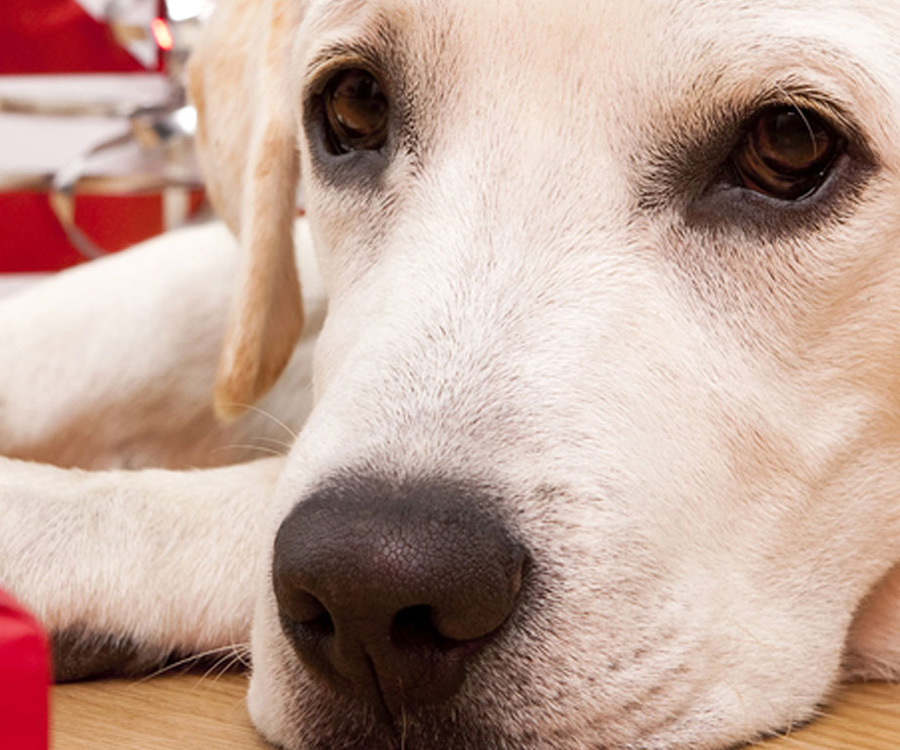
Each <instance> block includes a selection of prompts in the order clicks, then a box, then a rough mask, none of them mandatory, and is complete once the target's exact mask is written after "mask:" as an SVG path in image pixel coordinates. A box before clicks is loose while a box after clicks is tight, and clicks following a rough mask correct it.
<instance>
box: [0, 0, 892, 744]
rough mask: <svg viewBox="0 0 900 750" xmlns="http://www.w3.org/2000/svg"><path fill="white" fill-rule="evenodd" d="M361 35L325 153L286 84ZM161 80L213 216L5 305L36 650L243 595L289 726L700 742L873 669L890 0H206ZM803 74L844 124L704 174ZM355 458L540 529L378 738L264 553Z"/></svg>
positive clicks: (366, 467)
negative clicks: (336, 144)
mask: <svg viewBox="0 0 900 750" xmlns="http://www.w3.org/2000/svg"><path fill="white" fill-rule="evenodd" d="M360 60H361V61H364V62H365V64H366V65H369V66H377V67H378V69H379V70H380V71H381V72H382V75H383V76H384V77H385V79H386V80H387V81H388V82H389V88H390V94H391V99H392V102H393V103H394V110H393V114H392V117H393V121H392V125H391V127H392V131H391V132H392V134H391V137H390V139H389V142H388V144H387V146H386V147H385V148H384V149H382V152H381V153H379V154H371V153H367V154H357V155H354V156H352V157H351V158H349V159H343V160H337V159H328V158H327V157H326V156H325V155H324V154H323V151H322V149H321V145H320V144H318V143H317V141H316V126H315V123H314V122H313V121H312V119H311V118H310V117H309V116H308V112H307V113H305V112H304V103H305V102H306V101H307V100H308V97H309V95H310V91H311V90H312V89H314V88H315V86H317V85H320V84H319V83H317V82H320V81H321V79H322V77H323V75H326V74H327V72H328V71H329V70H334V69H335V68H337V67H339V66H340V65H346V64H354V63H355V64H360V63H359V61H360ZM191 87H192V95H193V97H194V99H195V101H196V103H197V105H198V110H199V113H200V117H201V127H200V134H199V141H200V146H201V149H202V156H203V160H204V164H205V169H206V173H207V175H208V178H209V187H210V192H211V195H212V197H213V199H214V201H215V202H216V204H217V207H218V208H219V210H220V213H221V214H222V216H223V218H224V219H225V220H226V222H227V223H228V224H229V226H230V227H231V229H232V230H233V231H234V233H235V234H237V236H238V237H239V238H240V245H241V246H242V249H243V252H242V253H241V252H239V251H238V250H237V249H236V247H235V246H234V243H233V242H232V241H230V240H229V239H228V236H227V234H226V232H225V230H223V229H221V228H219V227H212V228H205V229H195V230H189V231H185V232H183V233H181V234H180V235H179V236H176V237H174V238H172V237H164V238H162V239H161V240H157V241H154V242H150V243H148V244H147V245H146V246H144V247H142V248H138V249H135V250H133V251H130V252H128V253H126V254H124V255H121V256H119V257H115V258H110V259H107V260H104V261H101V262H97V263H95V264H91V265H90V266H89V267H84V268H79V269H77V270H75V271H72V272H69V273H66V274H63V275H62V276H60V277H59V278H57V279H55V280H54V281H52V282H50V283H49V284H47V285H45V286H42V287H39V288H37V289H35V290H33V291H32V292H29V293H24V294H21V295H18V296H16V297H14V298H12V299H11V300H9V301H7V302H5V303H4V305H3V306H2V308H0V351H2V352H3V356H5V357H6V365H5V366H4V367H2V369H0V450H2V451H3V452H4V453H5V454H6V455H8V456H11V457H12V458H8V459H0V514H2V518H3V522H2V524H0V582H2V584H3V585H4V586H7V587H9V588H10V589H11V590H12V591H13V592H14V593H16V594H17V595H18V596H20V597H21V598H22V599H23V600H24V601H25V602H27V603H28V604H29V605H30V606H31V607H32V608H33V609H34V610H35V611H36V613H37V614H38V615H39V616H40V617H41V618H42V619H43V621H44V622H45V623H46V625H47V627H48V629H49V630H50V632H51V633H52V634H53V636H54V639H55V644H56V648H57V658H58V663H57V669H58V672H59V674H60V675H61V676H62V677H79V676H85V675H89V674H96V673H98V672H103V671H105V670H108V669H113V670H123V669H124V670H138V669H142V668H145V667H148V666H152V665H155V664H158V663H160V662H161V661H164V660H165V659H167V658H171V656H172V655H173V654H186V653H193V652H197V651H202V650H205V649H210V648H216V647H221V646H224V645H227V644H229V643H240V642H243V641H246V640H247V639H248V638H251V633H252V642H251V645H252V649H251V651H252V660H253V675H252V681H251V687H250V693H249V705H250V710H251V714H252V716H253V720H254V722H255V723H256V725H257V726H258V728H259V729H260V731H261V732H262V734H263V735H264V736H266V737H267V738H268V739H270V740H271V741H273V742H275V743H276V744H278V745H280V746H283V747H285V748H290V749H291V750H313V748H352V747H359V748H363V747H365V748H374V749H377V750H382V749H383V750H387V748H396V747H404V748H409V749H410V750H421V749H424V748H448V749H449V748H454V749H455V750H461V749H468V750H501V749H502V750H512V749H514V748H515V749H521V748H530V749H533V750H556V749H562V748H565V750H573V749H574V748H585V749H591V750H597V749H598V748H610V749H613V748H645V749H647V750H649V749H651V748H656V749H659V750H662V749H663V748H665V749H666V750H676V749H677V748H691V749H692V750H703V749H704V748H706V749H709V750H713V749H715V748H724V747H727V746H729V745H731V744H733V743H737V742H741V741H745V740H749V739H752V738H755V737H758V736H760V735H762V734H765V733H766V732H769V731H778V730H783V729H786V728H788V727H790V726H792V725H794V724H796V723H797V722H801V721H803V720H805V719H807V718H808V717H810V716H811V715H813V713H814V712H815V710H816V707H817V706H818V705H819V704H820V703H821V702H822V701H823V700H824V699H826V698H827V696H828V694H829V691H830V690H831V689H832V687H833V686H834V685H835V683H836V681H837V680H839V679H840V678H841V677H842V676H847V675H857V676H859V675H862V676H875V677H886V678H896V677H900V636H898V634H900V572H897V571H898V570H900V569H898V568H896V567H895V566H897V564H898V561H900V500H898V492H900V411H898V405H900V398H898V394H900V252H898V246H900V147H898V144H900V5H898V4H897V3H896V2H893V1H891V2H884V1H883V0H877V1H876V0H871V1H868V0H864V1H862V2H853V3H850V2H846V1H842V0H833V1H828V2H816V3H810V2H808V0H788V1H787V2H782V1H781V0H778V1H776V0H755V1H754V2H753V3H745V2H738V0H708V1H706V0H704V1H703V2H699V1H697V0H690V1H689V0H658V1H657V0H637V1H635V2H627V3H614V2H603V1H602V0H595V1H592V0H585V1H584V2H581V1H577V0H571V2H564V3H525V2H508V1H506V0H494V1H489V2H477V3H475V2H472V3H435V2H426V1H425V0H378V2H354V1H352V0H308V1H306V2H304V1H303V0H257V1H253V0H223V2H221V3H220V7H219V9H218V11H217V15H216V17H215V18H214V20H213V22H212V23H211V25H210V28H209V30H208V32H207V35H206V38H205V41H204V42H203V44H202V46H201V48H200V49H199V52H198V54H197V56H196V58H195V60H194V61H193V65H192V70H191ZM796 101H801V102H806V103H809V102H812V103H815V106H817V107H819V108H820V109H823V110H825V111H827V112H829V113H830V114H831V116H832V117H833V118H834V119H835V120H837V121H839V122H841V123H842V124H843V127H844V129H845V133H846V135H847V138H848V146H847V151H846V154H845V155H844V156H843V157H841V160H840V163H839V164H838V165H837V166H836V168H835V169H834V171H833V173H832V174H831V175H830V177H829V178H828V180H827V181H826V183H825V185H824V186H823V187H822V188H821V189H820V190H819V191H818V192H817V193H816V194H815V195H813V196H811V197H808V198H804V199H802V200H800V201H797V202H793V203H784V202H779V201H776V200H773V199H768V198H765V197H763V196H761V195H757V194H751V193H749V192H748V191H746V190H741V189H737V188H731V189H725V188H722V187H721V186H717V185H716V177H717V173H718V171H719V169H720V167H721V165H722V163H723V162H724V160H725V159H726V158H727V156H728V153H729V150H730V149H731V148H733V146H734V143H735V139H736V138H738V137H739V131H740V128H741V126H742V123H743V122H745V121H746V119H747V118H748V117H749V116H750V115H752V113H753V112H754V111H756V110H758V109H759V108H760V107H762V106H765V105H766V104H771V103H773V102H781V103H785V102H796ZM301 175H302V177H301ZM298 180H299V181H300V183H301V184H302V188H303V193H304V199H305V206H306V208H307V211H308V215H309V226H308V227H307V226H306V225H302V226H300V227H299V228H298V232H299V235H300V237H301V241H300V242H299V243H297V244H298V248H299V249H298V253H297V254H298V257H300V258H301V273H300V277H301V279H302V282H303V288H304V290H305V295H306V308H307V316H306V317H307V322H306V325H307V329H306V330H307V333H308V335H307V336H305V337H304V338H303V339H302V340H301V343H300V345H299V347H295V342H296V340H297V336H298V334H299V330H300V321H301V303H300V297H299V292H298V289H299V287H298V284H297V281H296V278H297V276H296V272H295V271H294V265H293V253H292V243H291V241H290V235H291V232H290V231H289V230H290V226H291V223H292V221H293V213H294V206H295V188H296V187H297V184H298ZM307 229H311V237H312V239H311V240H310V239H309V238H308V237H307ZM310 244H312V245H314V246H315V252H316V255H317V258H318V266H319V268H320V269H321V274H322V279H323V286H324V289H325V291H326V292H327V296H328V312H327V316H325V323H324V327H323V330H322V332H321V335H320V336H319V337H318V341H317V343H316V345H315V346H316V350H315V356H314V357H310V352H309V349H310V346H311V340H312V336H313V335H314V334H315V333H316V332H317V330H318V327H319V324H320V323H321V319H322V315H323V301H322V296H323V295H322V293H320V291H319V290H318V286H317V284H318V282H317V281H316V280H315V279H316V273H317V272H316V270H315V268H314V264H313V263H312V262H311V261H310V260H309V258H308V253H307V252H306V248H307V247H308V246H309V245H310ZM235 276H236V278H237V279H238V283H237V291H236V293H235V296H234V298H233V299H232V294H231V288H232V281H231V279H232V278H233V277H235ZM229 304H231V306H232V315H231V322H230V324H229V327H228V329H227V331H226V330H225V325H224V321H225V318H226V316H227V308H228V306H229ZM223 337H224V338H223ZM223 347H224V351H225V355H224V357H223V358H222V360H221V365H220V367H219V370H218V374H217V375H216V373H215V367H216V360H217V352H218V351H220V349H222V348H223ZM292 352H294V354H293V359H290V363H289V364H288V366H287V370H286V373H285V374H284V375H283V376H282V377H281V379H280V380H278V374H279V372H280V371H281V369H282V368H283V367H284V365H285V363H286V362H288V360H289V358H291V356H292ZM310 361H311V362H312V363H311V364H310ZM214 379H215V380H216V383H217V385H216V396H217V404H218V411H219V413H220V415H226V416H231V417H233V416H235V415H237V414H238V413H239V412H240V411H241V407H242V405H246V404H249V403H251V402H253V401H255V400H256V399H257V398H258V397H260V396H261V395H262V394H264V393H265V392H266V391H268V389H269V387H270V386H271V385H272V383H274V382H275V381H276V380H278V382H277V384H276V385H275V387H274V389H273V390H271V391H270V392H269V393H268V395H266V396H265V397H264V398H263V400H262V402H261V403H260V410H259V411H253V412H251V413H245V414H244V416H240V417H239V418H238V419H237V420H236V421H233V422H231V423H230V424H228V425H223V424H222V423H220V422H217V420H216V418H215V415H214V413H213V409H212V407H211V405H210V403H209V402H210V399H209V394H210V393H211V392H212V389H213V386H212V384H213V380H214ZM311 401H313V402H314V403H315V407H314V408H313V409H312V411H311V414H310V415H309V418H308V419H306V417H307V412H308V411H309V409H310V403H311ZM261 412H267V413H271V414H274V415H276V416H277V417H278V419H279V420H282V421H284V422H285V423H286V425H285V427H288V428H299V426H300V425H301V424H302V423H303V422H304V420H306V423H305V426H304V427H303V429H302V431H301V432H300V435H299V437H298V438H297V440H296V441H295V442H294V444H293V446H292V447H291V448H290V452H289V453H288V454H287V456H286V458H270V459H265V460H261V461H256V462H250V463H235V465H232V466H222V467H219V468H210V467H211V466H212V465H213V464H226V463H231V462H236V461H238V460H239V459H245V458H247V457H248V451H249V450H251V448H252V447H253V445H256V446H257V447H263V448H268V449H271V448H273V447H278V448H279V450H278V451H277V452H282V451H281V450H280V442H281V441H285V440H287V439H289V438H288V433H287V432H286V431H283V430H282V427H280V426H278V425H277V424H275V423H274V422H273V421H271V420H268V419H267V418H265V417H264V416H262V414H261ZM241 446H244V447H241ZM247 446H250V447H247ZM22 458H30V459H33V460H38V461H42V462H45V463H32V462H26V461H22V460H21V459H22ZM47 463H55V464H57V465H59V466H65V467H73V466H80V467H85V468H95V469H96V468H103V467H119V470H113V471H102V472H84V471H78V470H74V469H71V468H58V467H51V466H48V465H46V464H47ZM151 465H152V466H157V467H162V468H156V469H144V470H142V471H125V470H122V467H125V468H128V469H134V468H140V467H146V466H151ZM185 467H207V468H204V469H203V470H198V471H184V470H183V469H184V468H185ZM348 470H349V471H355V472H361V471H368V472H370V473H374V474H377V475H378V476H379V477H380V478H381V479H382V480H384V481H389V482H393V483H395V484H397V485H398V486H403V485H404V483H406V482H409V481H412V480H415V479H417V478H422V477H426V478H427V477H436V476H438V477H450V478H453V479H459V480H465V481H477V482H478V483H479V484H480V485H481V486H487V487H490V488H491V493H490V494H491V497H492V498H494V501H493V502H494V503H495V505H496V507H495V508H494V511H495V512H496V514H497V515H498V516H500V517H502V518H503V519H505V522H506V523H508V524H509V525H510V526H511V527H513V528H514V529H515V531H516V534H517V535H518V537H519V538H521V539H523V540H524V541H525V543H526V545H527V547H528V550H529V554H530V557H531V560H532V564H531V567H530V568H529V571H528V580H527V581H526V585H525V587H524V588H523V591H522V593H521V595H520V601H519V602H518V605H517V608H516V610H515V612H514V613H513V615H512V616H511V618H510V620H509V621H508V622H507V623H506V625H505V626H504V629H503V631H502V632H501V633H500V634H499V636H498V637H497V638H496V639H495V641H494V642H492V643H491V645H490V646H489V647H488V648H486V649H485V650H484V652H483V653H481V654H480V655H479V656H478V658H477V659H476V660H475V661H474V662H473V663H472V664H471V665H470V669H469V673H468V675H467V679H466V681H465V683H464V684H463V687H462V688H461V690H460V692H459V693H458V694H457V695H456V696H454V697H453V698H452V699H450V700H449V701H448V702H446V703H443V704H437V705H434V706H425V707H421V708H415V709H413V708H410V710H409V712H408V713H407V715H406V717H405V723H404V726H403V729H402V732H401V731H400V730H398V731H397V734H396V735H395V734H391V733H389V732H387V731H386V730H384V729H383V728H380V727H379V726H377V725H376V724H374V723H372V722H371V721H370V719H369V717H368V715H367V713H366V712H365V711H363V710H362V709H361V708H360V707H358V706H356V705H355V704H354V703H353V701H352V700H351V699H349V698H345V697H341V696H338V695H336V694H334V693H332V691H330V690H329V689H328V688H327V687H325V686H323V685H322V684H320V682H319V681H318V680H316V679H315V678H314V677H312V676H310V674H309V673H307V671H306V670H305V669H304V668H303V667H302V665H301V664H300V662H299V661H298V659H297V656H296V655H295V653H294V651H293V650H292V648H291V647H290V645H289V644H288V642H287V640H286V638H285V636H284V634H283V632H282V629H281V627H280V626H279V623H278V617H277V614H276V607H275V602H274V596H273V593H272V589H271V583H270V580H269V575H270V572H269V571H270V569H271V558H272V542H273V539H274V535H275V530H276V529H277V528H278V526H279V524H280V522H281V520H282V519H283V518H285V517H286V515H287V514H288V513H289V512H290V511H291V509H292V508H294V507H295V506H296V504H297V503H298V502H299V501H301V499H302V498H304V497H306V496H308V495H309V493H310V492H311V491H312V490H313V489H314V488H316V487H317V486H319V485H320V484H321V483H322V482H323V481H327V480H328V478H329V477H333V476H335V475H336V474H339V473H341V472H344V471H348ZM892 569H894V570H895V572H894V573H893V574H892V573H891V571H892ZM848 634H849V635H848ZM401 735H402V736H401Z"/></svg>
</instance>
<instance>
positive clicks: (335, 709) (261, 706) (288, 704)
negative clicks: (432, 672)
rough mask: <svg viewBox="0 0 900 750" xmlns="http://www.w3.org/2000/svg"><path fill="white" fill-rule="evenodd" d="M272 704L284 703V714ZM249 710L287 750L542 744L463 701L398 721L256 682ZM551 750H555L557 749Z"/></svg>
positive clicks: (305, 691) (403, 714) (338, 700)
mask: <svg viewBox="0 0 900 750" xmlns="http://www.w3.org/2000/svg"><path fill="white" fill-rule="evenodd" d="M264 693H265V695H264ZM276 696H277V697H276ZM273 698H274V703H278V702H280V703H282V706H281V707H280V708H279V707H277V706H276V705H274V703H273ZM248 705H249V707H250V713H251V717H252V718H253V721H254V724H255V725H256V728H257V729H258V730H259V732H260V733H261V734H262V735H263V737H265V739H266V740H267V741H268V742H270V743H272V744H274V745H276V746H277V747H280V748H283V749H284V750H326V748H327V750H334V748H341V749H342V750H433V749H434V748H453V749H454V750H513V749H514V748H515V750H522V748H523V747H537V746H538V744H539V743H538V742H536V741H534V738H532V740H530V741H529V740H528V739H527V738H526V737H522V736H512V734H511V733H509V732H507V731H505V730H504V729H503V727H502V726H501V725H500V724H499V723H497V722H493V721H490V720H489V719H487V717H486V716H484V715H483V714H484V712H483V711H477V710H473V709H472V707H471V706H466V705H464V704H463V703H462V702H461V701H450V702H449V703H448V702H444V703H441V704H438V705H432V706H427V705H426V706H409V707H404V708H402V709H401V711H400V714H399V715H398V716H394V717H391V718H386V717H385V715H384V712H383V711H381V710H375V709H373V708H372V707H371V706H369V705H368V704H366V703H365V702H362V701H359V702H358V701H355V700H353V699H348V698H347V697H346V696H343V695H339V694H337V693H335V692H334V691H332V690H331V689H329V688H328V687H325V686H320V685H318V684H317V683H315V682H312V681H307V682H306V684H305V685H304V686H303V687H302V688H300V689H297V688H295V689H294V690H292V691H288V692H287V693H285V692H278V693H275V694H270V693H267V692H266V691H265V690H264V689H263V688H262V687H261V686H260V685H259V684H258V683H257V682H256V681H254V682H252V683H251V689H250V693H249V695H248ZM540 747H542V748H543V747H545V745H544V744H540ZM546 747H547V748H548V750H549V749H550V748H551V747H552V748H553V749H554V750H555V748H556V745H546ZM559 747H560V748H562V747H567V748H569V747H571V745H569V744H566V745H560V746H559Z"/></svg>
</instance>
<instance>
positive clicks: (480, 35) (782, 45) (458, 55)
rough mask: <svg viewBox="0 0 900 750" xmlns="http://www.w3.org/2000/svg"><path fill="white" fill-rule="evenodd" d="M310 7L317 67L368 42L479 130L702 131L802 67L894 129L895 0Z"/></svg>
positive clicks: (308, 63) (309, 65)
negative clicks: (689, 124)
mask: <svg viewBox="0 0 900 750" xmlns="http://www.w3.org/2000/svg"><path fill="white" fill-rule="evenodd" d="M307 19H308V22H307V24H305V29H304V31H303V33H302V34H301V35H300V36H301V39H302V47H303V49H302V54H301V57H302V58H304V59H305V65H304V66H303V68H304V70H305V72H306V74H307V76H308V75H309V74H310V72H311V71H312V70H314V68H315V67H316V63H321V62H322V61H323V60H326V59H327V58H328V57H329V56H330V55H332V53H333V52H334V51H335V50H340V51H341V52H342V53H343V52H348V53H349V54H350V55H351V56H352V55H353V53H354V52H355V51H357V50H361V51H362V52H363V54H362V57H363V58H364V59H369V60H372V59H374V60H376V61H377V63H378V64H380V65H383V66H384V68H385V69H386V73H387V75H388V77H389V78H396V79H400V80H401V82H402V83H403V85H406V86H408V87H410V88H412V89H414V90H415V91H416V99H417V104H418V105H419V109H420V110H421V111H425V112H426V114H431V115H434V117H433V120H432V121H433V122H435V121H438V120H440V121H441V122H442V123H443V124H444V126H445V127H448V128H452V129H454V130H455V131H456V132H461V131H462V130H463V129H464V128H463V127H462V126H460V124H459V122H458V121H455V122H454V123H452V124H450V123H449V122H448V120H450V119H454V120H456V118H457V117H465V116H467V115H471V114H473V113H474V114H476V115H478V116H476V117H469V125H470V126H471V127H473V128H475V129H476V130H479V129H480V128H481V126H480V125H478V123H479V122H485V121H486V120H490V121H492V122H493V123H502V122H503V121H504V119H505V120H506V121H507V122H508V123H509V124H510V125H512V126H519V125H521V124H522V123H525V122H528V123H530V124H531V126H532V127H534V128H535V130H536V132H539V130H540V126H539V124H538V123H539V121H541V120H544V121H545V122H547V123H548V124H549V125H550V127H551V128H555V129H557V130H558V128H559V123H561V122H563V123H566V124H567V127H570V128H571V129H570V132H569V133H568V134H567V137H573V138H576V139H577V138H578V137H579V132H580V133H581V134H582V136H581V137H585V136H584V134H585V133H589V134H590V137H592V138H596V139H598V142H600V141H605V142H606V143H608V144H610V145H611V146H612V148H616V143H617V142H618V144H619V146H620V147H621V148H622V149H632V148H633V147H634V146H635V138H634V137H633V135H634V134H635V132H637V131H640V130H641V129H642V128H643V129H644V132H642V133H640V135H641V136H642V138H644V139H646V140H647V141H648V142H652V141H653V140H659V138H660V136H661V135H663V136H664V135H665V134H666V132H667V131H671V130H673V129H675V128H680V127H682V126H683V124H684V122H685V121H686V120H688V119H690V118H692V117H693V118H694V119H695V120H697V121H698V122H699V123H700V124H699V125H698V129H699V130H701V131H702V129H703V120H704V118H705V119H707V120H709V119H712V118H713V114H712V113H713V112H714V111H715V110H716V109H721V108H723V107H740V106H741V104H744V105H745V106H751V103H752V102H754V101H756V100H759V99H760V98H761V96H762V95H763V94H765V93H769V94H771V92H773V91H777V90H778V88H779V87H780V86H783V85H786V84H789V83H791V82H794V79H795V78H797V79H799V81H800V84H801V85H802V86H809V87H811V88H813V89H815V90H818V91H819V92H820V93H821V94H822V98H824V99H831V100H833V101H835V102H838V103H840V104H842V105H844V106H845V108H846V109H848V110H853V111H854V112H855V113H857V115H858V116H859V117H860V118H866V117H871V118H872V119H873V122H872V123H871V124H870V126H871V128H872V129H873V131H875V132H874V133H873V135H876V136H879V135H880V136H881V139H882V140H883V142H885V143H890V142H891V141H892V139H893V136H892V135H891V131H892V130H893V125H892V123H893V121H894V119H895V118H894V117H893V111H894V109H895V108H896V106H897V103H896V102H894V101H892V100H891V95H890V91H891V89H892V85H891V84H890V81H892V80H893V78H894V77H895V76H896V75H897V74H900V67H898V61H897V60H896V59H895V56H894V55H893V54H892V53H891V51H890V50H891V45H892V41H891V40H892V38H893V37H894V36H895V35H896V34H897V33H900V6H898V5H897V4H896V3H893V2H890V3H878V2H867V1H865V0H864V1H862V2H855V3H853V4H848V3H846V2H816V3H811V2H809V0H756V2H753V3H745V2H738V1H737V0H705V1H703V2H697V0H634V2H628V3H615V2H608V0H581V1H579V2H563V3H547V2H539V3H529V2H522V1H521V0H492V1H490V2H483V3H482V2H479V3H470V2H447V3H433V2H429V1H428V0H378V1H377V2H360V1H359V0H319V2H314V3H313V5H312V7H311V8H310V12H309V13H308V16H307ZM766 89H768V92H767V91H766ZM423 92H424V93H423ZM448 102H450V103H451V104H452V106H447V103H448ZM486 107H488V109H489V112H488V110H486ZM686 110H687V111H686ZM879 120H880V122H879ZM623 134H624V135H623Z"/></svg>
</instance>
